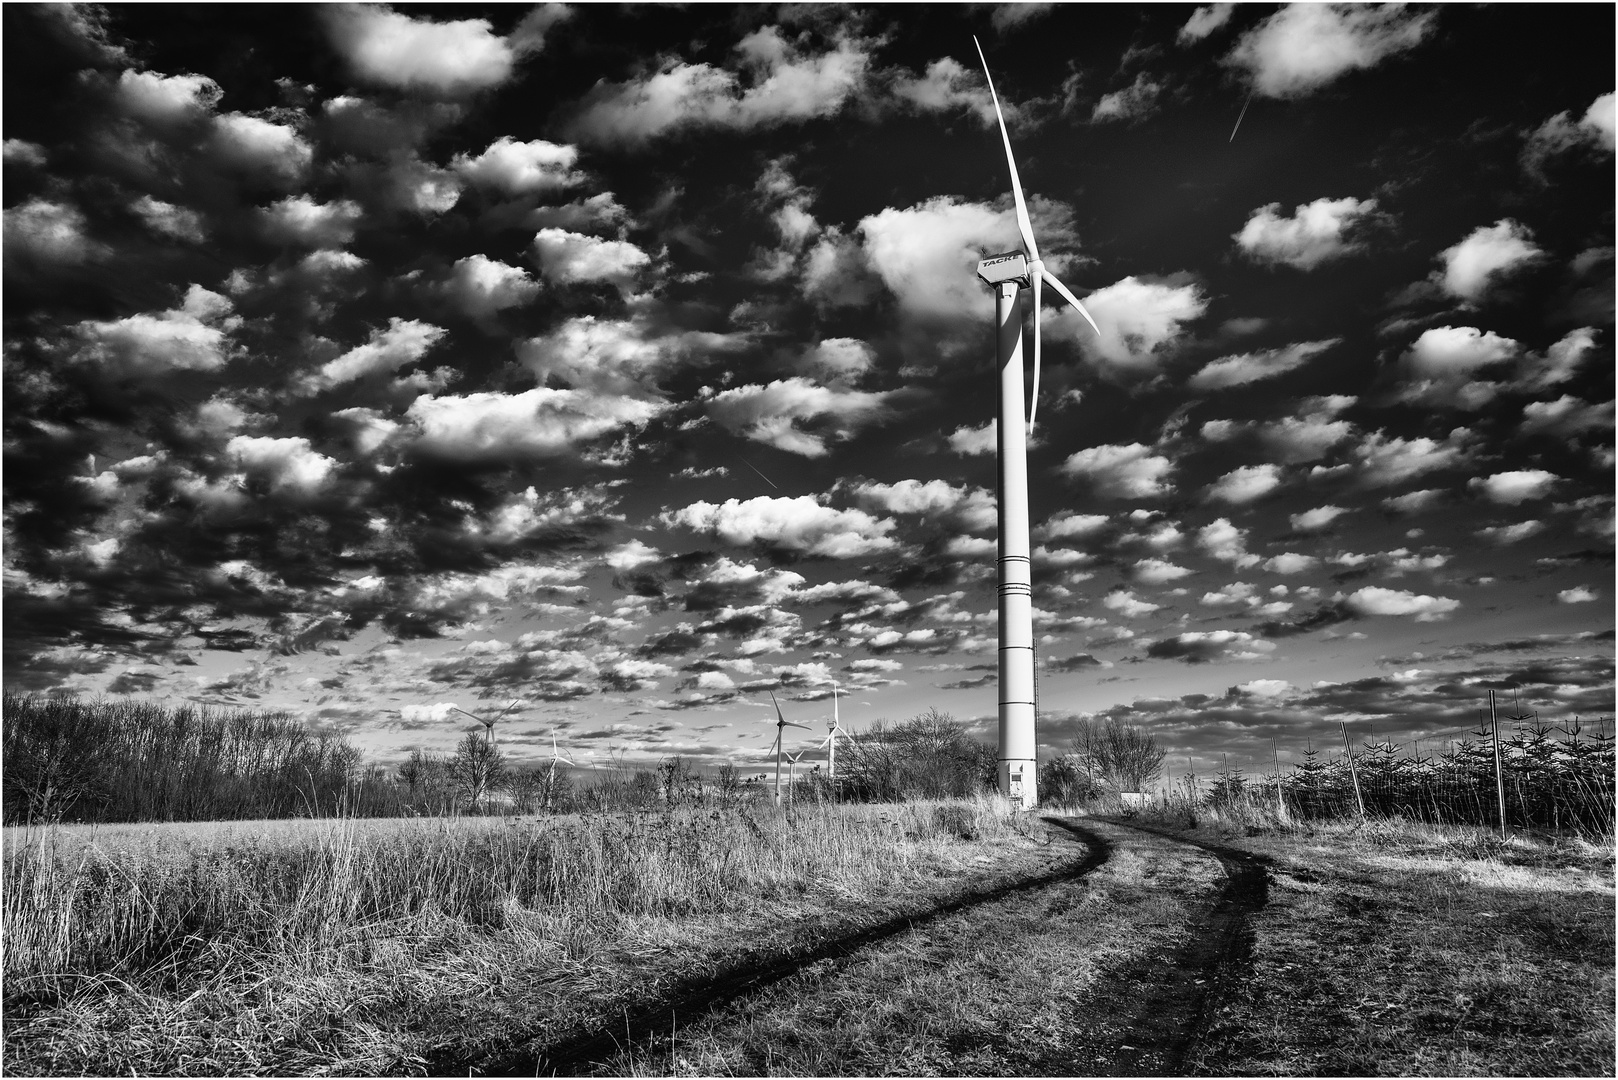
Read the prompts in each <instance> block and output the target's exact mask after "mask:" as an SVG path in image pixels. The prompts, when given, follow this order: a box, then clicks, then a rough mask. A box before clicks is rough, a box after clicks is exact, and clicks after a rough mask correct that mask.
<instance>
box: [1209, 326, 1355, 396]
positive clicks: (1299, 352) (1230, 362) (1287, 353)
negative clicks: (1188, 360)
mask: <svg viewBox="0 0 1618 1080" xmlns="http://www.w3.org/2000/svg"><path fill="white" fill-rule="evenodd" d="M1341 340H1342V338H1330V339H1328V340H1326V341H1300V342H1297V343H1295V344H1292V345H1285V346H1282V347H1281V348H1279V349H1265V350H1263V351H1261V352H1251V353H1240V354H1238V355H1236V356H1225V357H1221V358H1219V359H1218V360H1215V361H1213V362H1212V363H1209V364H1207V365H1206V366H1204V367H1203V369H1202V370H1201V371H1199V372H1197V373H1196V374H1195V375H1193V376H1191V378H1190V380H1189V381H1188V382H1187V384H1186V385H1188V386H1190V387H1191V389H1193V390H1223V389H1225V388H1227V387H1231V386H1244V385H1246V384H1247V383H1252V382H1258V381H1259V380H1260V379H1273V378H1275V376H1277V375H1282V374H1284V373H1286V372H1288V371H1292V370H1294V369H1296V368H1300V367H1302V366H1303V365H1304V364H1306V363H1308V362H1309V361H1310V360H1311V359H1313V358H1314V357H1316V356H1319V355H1320V354H1321V353H1323V352H1325V351H1326V350H1327V349H1329V348H1331V347H1332V346H1333V345H1336V344H1337V343H1338V342H1340V341H1341Z"/></svg>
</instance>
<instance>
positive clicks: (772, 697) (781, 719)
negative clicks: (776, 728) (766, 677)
mask: <svg viewBox="0 0 1618 1080" xmlns="http://www.w3.org/2000/svg"><path fill="white" fill-rule="evenodd" d="M770 700H771V701H772V702H774V703H775V719H776V720H777V721H778V722H780V723H783V724H784V723H786V722H787V718H786V717H784V716H782V715H781V703H780V702H779V701H776V700H775V691H774V690H771V691H770Z"/></svg>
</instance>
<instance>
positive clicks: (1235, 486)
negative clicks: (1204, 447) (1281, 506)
mask: <svg viewBox="0 0 1618 1080" xmlns="http://www.w3.org/2000/svg"><path fill="white" fill-rule="evenodd" d="M1280 486H1281V467H1280V466H1279V465H1271V464H1268V463H1266V464H1262V465H1243V466H1241V467H1240V468H1236V469H1232V470H1231V471H1230V472H1228V473H1226V474H1225V475H1223V476H1221V477H1220V478H1219V479H1218V480H1215V481H1214V482H1213V483H1212V484H1209V485H1208V498H1209V500H1211V501H1213V502H1223V503H1231V504H1233V505H1241V504H1243V503H1250V502H1252V501H1254V500H1255V499H1261V498H1263V497H1264V496H1265V495H1268V494H1269V493H1270V492H1272V491H1274V490H1275V489H1276V488H1278V487H1280Z"/></svg>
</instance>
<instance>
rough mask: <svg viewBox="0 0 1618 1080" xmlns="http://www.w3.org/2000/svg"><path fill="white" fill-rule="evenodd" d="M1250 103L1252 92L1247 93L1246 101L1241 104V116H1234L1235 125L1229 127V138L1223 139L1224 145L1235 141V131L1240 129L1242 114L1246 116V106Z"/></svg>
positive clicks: (1251, 101)
mask: <svg viewBox="0 0 1618 1080" xmlns="http://www.w3.org/2000/svg"><path fill="white" fill-rule="evenodd" d="M1251 104H1253V95H1252V94H1248V95H1247V101H1246V102H1245V103H1244V104H1243V105H1242V113H1241V116H1238V117H1237V118H1236V126H1235V127H1233V128H1231V129H1230V138H1229V139H1227V140H1226V141H1225V145H1226V146H1229V145H1230V144H1231V143H1233V142H1235V141H1236V132H1237V131H1238V130H1239V129H1240V128H1241V126H1242V116H1246V115H1247V106H1248V105H1251Z"/></svg>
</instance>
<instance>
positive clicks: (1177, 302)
mask: <svg viewBox="0 0 1618 1080" xmlns="http://www.w3.org/2000/svg"><path fill="white" fill-rule="evenodd" d="M1083 299H1084V306H1085V308H1086V309H1088V310H1089V312H1090V314H1091V315H1092V316H1093V317H1094V318H1095V320H1096V324H1097V325H1098V326H1100V327H1101V333H1100V334H1099V335H1097V334H1096V333H1095V332H1094V331H1092V330H1091V329H1090V325H1089V324H1088V323H1086V322H1084V321H1083V319H1082V318H1081V317H1080V315H1079V314H1078V312H1076V311H1073V310H1072V309H1071V308H1069V307H1067V306H1066V305H1062V306H1061V307H1060V308H1052V309H1047V310H1050V311H1051V314H1050V315H1048V316H1047V317H1046V331H1045V332H1046V334H1047V335H1048V336H1049V337H1051V338H1058V339H1062V338H1065V339H1067V340H1069V341H1076V342H1078V344H1079V348H1080V349H1081V350H1082V351H1083V353H1084V355H1085V357H1086V358H1087V359H1089V360H1090V361H1091V362H1092V363H1093V364H1094V365H1095V366H1096V368H1097V369H1099V370H1100V371H1101V372H1102V373H1103V374H1105V375H1112V376H1128V377H1136V376H1142V375H1150V374H1155V373H1156V372H1157V370H1158V369H1159V368H1160V367H1161V366H1162V364H1163V362H1164V361H1165V360H1167V359H1168V357H1169V356H1170V355H1171V354H1172V353H1173V351H1174V347H1175V346H1176V345H1177V344H1179V341H1180V339H1181V337H1182V336H1183V335H1184V334H1185V324H1186V323H1189V322H1194V321H1195V320H1197V319H1199V318H1201V317H1202V314H1203V312H1205V311H1206V310H1207V309H1208V299H1207V297H1206V296H1204V295H1203V293H1202V290H1201V289H1200V288H1198V287H1197V286H1196V285H1195V284H1187V285H1171V284H1168V283H1166V282H1152V281H1143V280H1141V279H1140V278H1137V277H1134V276H1133V275H1131V276H1129V277H1126V278H1124V279H1123V280H1121V281H1117V282H1114V283H1113V284H1111V285H1108V286H1106V287H1104V288H1100V289H1097V290H1096V291H1095V292H1093V293H1091V294H1090V295H1089V296H1087V297H1084V298H1083Z"/></svg>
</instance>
